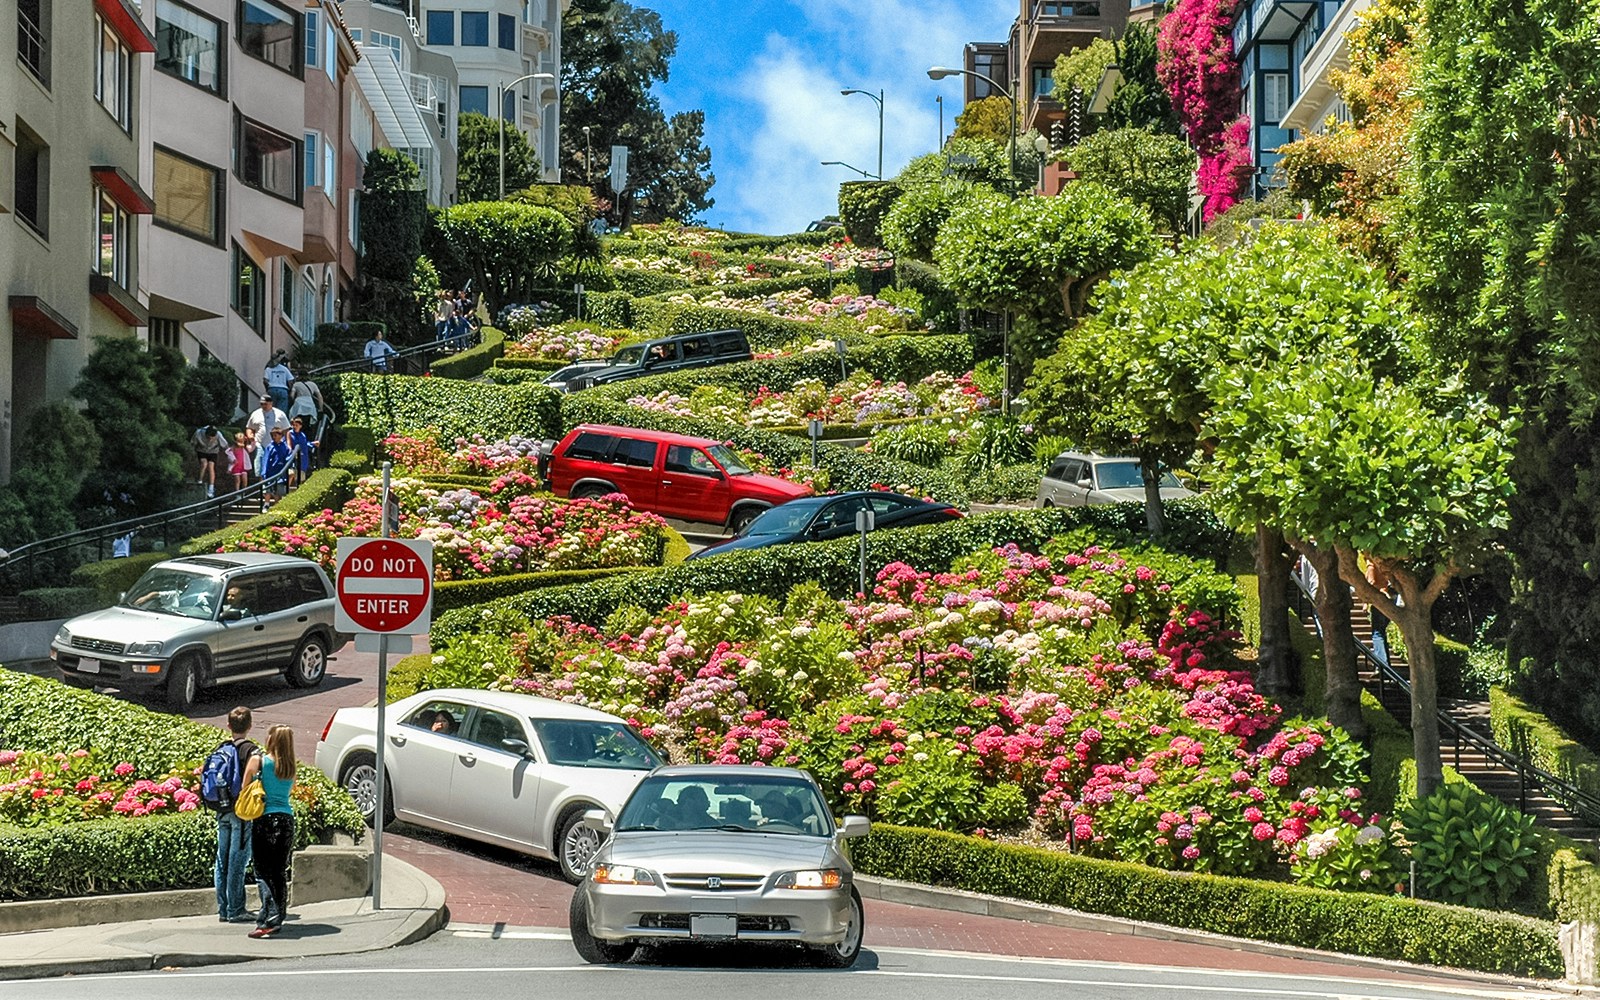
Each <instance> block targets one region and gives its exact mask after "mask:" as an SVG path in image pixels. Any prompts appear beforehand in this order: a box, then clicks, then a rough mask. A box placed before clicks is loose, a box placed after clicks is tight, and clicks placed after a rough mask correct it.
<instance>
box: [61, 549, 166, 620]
mask: <svg viewBox="0 0 1600 1000" xmlns="http://www.w3.org/2000/svg"><path fill="white" fill-rule="evenodd" d="M176 554H177V553H175V552H141V553H139V554H138V555H134V556H129V557H128V558H126V559H102V560H100V561H99V562H92V563H85V564H83V565H82V566H79V567H78V568H77V569H75V570H73V571H72V585H73V586H74V587H86V588H89V589H91V590H93V591H94V593H95V602H96V603H97V604H98V605H100V606H101V607H105V606H107V605H110V604H115V603H117V600H118V599H119V598H120V597H121V596H122V593H123V591H125V590H127V589H128V588H129V587H131V586H133V585H134V584H135V583H136V582H138V579H139V577H141V576H143V575H144V571H145V570H147V569H149V568H150V567H151V566H154V565H155V564H156V563H158V562H160V561H161V560H163V559H170V558H172V557H173V556H174V555H176Z"/></svg>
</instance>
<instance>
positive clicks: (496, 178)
mask: <svg viewBox="0 0 1600 1000" xmlns="http://www.w3.org/2000/svg"><path fill="white" fill-rule="evenodd" d="M458 122H459V124H458V126H457V128H458V132H459V136H460V138H459V139H458V140H457V146H456V200H457V201H493V200H494V199H496V198H498V197H500V133H501V122H500V120H499V119H497V118H490V117H489V116H488V115H480V114H478V113H477V112H476V111H468V112H466V113H465V114H463V115H461V116H460V118H459V119H458ZM505 144H506V145H505V151H506V155H505V164H506V168H505V169H506V183H505V190H506V193H507V194H510V193H511V192H513V191H520V190H522V189H523V188H527V187H533V186H534V185H535V184H538V183H539V174H540V173H542V172H543V169H544V168H543V167H541V166H540V165H539V157H538V155H537V154H535V153H534V151H533V146H532V144H530V143H529V142H528V137H527V136H526V135H524V134H523V132H522V130H521V129H519V128H517V127H516V126H515V125H513V124H511V123H509V122H508V123H506V124H505Z"/></svg>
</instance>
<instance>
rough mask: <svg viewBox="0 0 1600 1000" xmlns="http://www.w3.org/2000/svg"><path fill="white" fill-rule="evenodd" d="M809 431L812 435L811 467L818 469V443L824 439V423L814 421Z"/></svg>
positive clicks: (809, 426)
mask: <svg viewBox="0 0 1600 1000" xmlns="http://www.w3.org/2000/svg"><path fill="white" fill-rule="evenodd" d="M807 430H808V431H809V432H810V434H811V467H812V468H813V469H815V468H817V467H818V466H817V441H818V440H819V439H820V438H821V437H822V421H820V420H817V419H812V421H811V423H810V424H809V425H808V427H807Z"/></svg>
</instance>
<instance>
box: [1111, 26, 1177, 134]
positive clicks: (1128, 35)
mask: <svg viewBox="0 0 1600 1000" xmlns="http://www.w3.org/2000/svg"><path fill="white" fill-rule="evenodd" d="M1158 58H1159V53H1158V51H1157V45H1156V33H1155V32H1154V31H1152V30H1150V29H1149V28H1147V27H1145V26H1144V25H1142V24H1130V25H1128V28H1127V30H1126V31H1124V32H1123V33H1122V37H1121V38H1119V39H1117V41H1116V58H1115V60H1114V61H1115V62H1116V64H1117V69H1118V70H1119V71H1120V72H1121V73H1122V83H1120V84H1118V86H1117V89H1116V90H1115V91H1114V92H1113V93H1112V95H1111V102H1110V103H1109V104H1108V105H1107V107H1106V116H1105V127H1106V128H1108V129H1119V128H1144V129H1152V130H1154V131H1156V132H1165V133H1169V134H1171V135H1177V134H1178V131H1179V130H1178V116H1177V114H1176V113H1175V112H1174V111H1173V110H1172V99H1171V98H1170V97H1169V96H1168V95H1167V88H1165V87H1164V86H1162V85H1161V80H1160V79H1159V78H1158V77H1157V76H1156V63H1157V61H1158Z"/></svg>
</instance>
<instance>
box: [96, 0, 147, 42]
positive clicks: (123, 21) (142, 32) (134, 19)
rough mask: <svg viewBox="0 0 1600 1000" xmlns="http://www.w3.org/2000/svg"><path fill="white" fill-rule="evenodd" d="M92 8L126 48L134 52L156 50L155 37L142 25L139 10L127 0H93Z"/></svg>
mask: <svg viewBox="0 0 1600 1000" xmlns="http://www.w3.org/2000/svg"><path fill="white" fill-rule="evenodd" d="M94 9H95V10H97V11H99V12H100V16H101V17H103V18H105V19H106V24H108V25H110V26H111V30H112V31H115V32H116V33H117V37H118V38H120V39H122V41H123V44H125V45H127V46H128V48H130V49H132V50H133V51H135V52H154V51H155V50H156V37H155V36H154V35H152V34H150V29H149V28H146V27H145V26H144V21H142V20H140V18H139V12H138V11H136V10H134V9H133V7H132V6H131V5H130V4H129V3H128V0H94Z"/></svg>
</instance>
